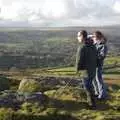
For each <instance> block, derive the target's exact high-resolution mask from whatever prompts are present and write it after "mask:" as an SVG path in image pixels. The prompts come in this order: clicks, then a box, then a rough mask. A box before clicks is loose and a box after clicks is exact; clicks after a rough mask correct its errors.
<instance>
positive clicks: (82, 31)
mask: <svg viewBox="0 0 120 120" xmlns="http://www.w3.org/2000/svg"><path fill="white" fill-rule="evenodd" d="M80 33H81V34H82V35H83V37H84V38H87V35H88V33H87V31H86V30H81V31H80Z"/></svg>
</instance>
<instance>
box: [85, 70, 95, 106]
mask: <svg viewBox="0 0 120 120" xmlns="http://www.w3.org/2000/svg"><path fill="white" fill-rule="evenodd" d="M95 73H96V72H95V71H91V70H87V77H86V78H85V80H84V84H85V88H86V90H87V96H88V97H89V98H90V104H91V105H92V106H95V105H96V103H95V98H94V89H93V88H94V87H93V81H94V79H95Z"/></svg>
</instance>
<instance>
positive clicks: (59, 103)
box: [50, 99, 110, 112]
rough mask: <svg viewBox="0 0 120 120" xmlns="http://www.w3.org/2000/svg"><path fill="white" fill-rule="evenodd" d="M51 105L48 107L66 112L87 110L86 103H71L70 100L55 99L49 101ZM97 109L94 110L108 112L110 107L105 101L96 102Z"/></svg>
mask: <svg viewBox="0 0 120 120" xmlns="http://www.w3.org/2000/svg"><path fill="white" fill-rule="evenodd" d="M51 101H52V102H53V104H51V105H50V107H54V108H57V109H62V110H67V111H69V112H72V111H77V110H78V111H79V110H82V109H87V110H88V109H89V107H88V103H87V101H86V102H77V101H71V100H57V99H51ZM96 103H97V107H96V110H100V111H101V110H108V109H110V106H109V105H108V104H107V103H106V101H105V100H104V101H96Z"/></svg>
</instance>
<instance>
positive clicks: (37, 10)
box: [0, 0, 120, 27]
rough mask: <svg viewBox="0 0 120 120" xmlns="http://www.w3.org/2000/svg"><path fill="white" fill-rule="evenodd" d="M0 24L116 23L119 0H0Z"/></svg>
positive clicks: (118, 18) (74, 24)
mask: <svg viewBox="0 0 120 120" xmlns="http://www.w3.org/2000/svg"><path fill="white" fill-rule="evenodd" d="M0 8H1V11H0V26H43V27H56V26H82V25H85V26H88V25H89V26H92V25H112V24H119V21H120V0H0Z"/></svg>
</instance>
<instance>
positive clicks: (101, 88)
mask: <svg viewBox="0 0 120 120" xmlns="http://www.w3.org/2000/svg"><path fill="white" fill-rule="evenodd" d="M93 86H94V91H95V95H98V98H105V97H106V96H107V91H106V87H105V84H104V82H103V78H102V66H99V67H97V68H96V79H95V80H94V82H93Z"/></svg>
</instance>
